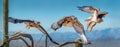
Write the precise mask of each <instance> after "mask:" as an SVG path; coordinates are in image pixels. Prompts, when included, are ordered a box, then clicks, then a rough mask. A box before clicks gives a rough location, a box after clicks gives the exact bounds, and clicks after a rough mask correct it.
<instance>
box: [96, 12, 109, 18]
mask: <svg viewBox="0 0 120 47" xmlns="http://www.w3.org/2000/svg"><path fill="white" fill-rule="evenodd" d="M106 14H108V12H100V13H99V14H98V18H102V17H104V16H105V15H106Z"/></svg>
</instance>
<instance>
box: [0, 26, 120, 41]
mask: <svg viewBox="0 0 120 47" xmlns="http://www.w3.org/2000/svg"><path fill="white" fill-rule="evenodd" d="M1 34H2V33H0V37H1ZM31 35H32V36H33V37H34V39H37V40H38V39H40V37H41V36H42V35H43V34H31ZM119 35H120V28H107V29H104V30H95V31H92V32H86V36H87V38H88V39H89V40H90V41H98V40H100V41H104V40H105V41H107V40H120V36H119ZM50 36H51V37H52V38H53V39H54V40H56V41H58V40H59V41H73V40H75V39H76V38H79V36H78V33H76V32H69V31H68V32H60V31H58V32H53V33H50ZM44 37H45V35H44ZM42 40H44V38H42Z"/></svg>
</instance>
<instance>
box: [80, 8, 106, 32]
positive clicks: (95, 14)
mask: <svg viewBox="0 0 120 47" xmlns="http://www.w3.org/2000/svg"><path fill="white" fill-rule="evenodd" d="M78 8H79V10H81V11H84V12H87V13H90V14H92V16H90V17H89V18H87V19H86V20H85V21H87V23H88V25H87V30H88V28H89V27H90V26H91V28H90V32H91V31H92V29H93V27H94V26H95V25H96V24H97V23H100V22H102V21H103V19H102V18H103V17H104V16H105V15H106V14H108V12H99V11H100V9H98V8H96V7H93V6H82V7H80V6H79V7H78Z"/></svg>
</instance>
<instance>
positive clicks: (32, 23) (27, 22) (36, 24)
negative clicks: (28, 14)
mask: <svg viewBox="0 0 120 47" xmlns="http://www.w3.org/2000/svg"><path fill="white" fill-rule="evenodd" d="M8 21H9V22H11V23H14V24H16V23H25V25H26V28H28V29H29V28H30V27H35V28H37V29H38V30H40V31H41V32H42V33H43V34H45V35H47V37H48V38H49V39H50V41H51V42H53V43H54V44H57V45H59V43H57V42H55V41H53V39H52V38H51V37H50V35H49V34H48V33H47V31H46V30H45V29H44V28H43V27H42V26H41V25H40V24H39V23H40V22H38V21H33V20H23V19H15V18H12V17H9V18H8Z"/></svg>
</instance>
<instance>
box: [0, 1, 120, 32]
mask: <svg viewBox="0 0 120 47" xmlns="http://www.w3.org/2000/svg"><path fill="white" fill-rule="evenodd" d="M0 2H2V0H0ZM119 3H120V0H114V1H113V0H9V16H10V17H14V18H18V19H30V20H37V21H40V23H41V25H42V26H43V27H44V28H45V29H46V30H48V29H49V28H50V25H51V24H52V23H54V22H56V21H57V20H59V19H61V18H62V17H63V16H69V15H75V16H76V17H77V18H78V19H79V21H80V22H81V23H82V24H83V25H84V27H85V28H86V25H87V23H86V22H85V21H84V20H85V19H86V18H88V17H89V16H91V15H90V14H89V13H86V12H82V11H80V10H78V8H77V6H95V7H97V8H100V11H107V12H108V13H109V14H107V15H106V16H105V18H104V22H102V23H100V24H97V25H96V26H95V28H94V29H93V30H102V29H106V28H118V27H120V22H119V21H118V20H120V19H119V18H120V13H119V12H120V11H119V8H120V6H119ZM1 18H2V3H0V20H1V21H2V19H1ZM0 23H1V22H0ZM1 25H2V23H1V24H0V26H1ZM0 29H2V27H0ZM17 30H23V31H27V32H28V33H38V30H37V29H35V28H31V29H30V30H27V29H26V28H25V26H24V24H12V23H9V31H17ZM58 31H61V32H65V31H74V29H73V28H72V27H71V28H67V27H63V28H61V29H59V30H58ZM49 32H53V30H49Z"/></svg>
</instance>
